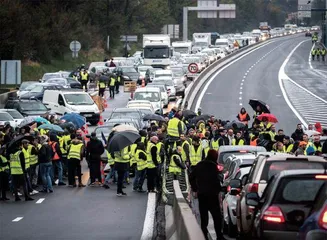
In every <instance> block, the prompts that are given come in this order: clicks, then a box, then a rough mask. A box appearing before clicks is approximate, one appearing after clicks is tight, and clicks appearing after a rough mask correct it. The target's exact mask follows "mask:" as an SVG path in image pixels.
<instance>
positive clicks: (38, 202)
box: [36, 198, 45, 204]
mask: <svg viewBox="0 0 327 240" xmlns="http://www.w3.org/2000/svg"><path fill="white" fill-rule="evenodd" d="M44 200H45V198H40V199H39V200H37V201H36V204H40V203H42V202H43V201H44Z"/></svg>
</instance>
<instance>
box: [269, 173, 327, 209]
mask: <svg viewBox="0 0 327 240" xmlns="http://www.w3.org/2000/svg"><path fill="white" fill-rule="evenodd" d="M324 182H325V181H324V180H318V179H315V178H308V177H307V178H303V177H297V178H295V177H292V178H291V177H290V178H284V179H283V180H282V181H281V182H280V184H279V185H278V189H277V192H276V194H275V197H274V200H273V203H276V204H304V203H305V204H309V203H313V202H314V200H315V198H316V196H317V194H318V192H319V190H320V189H321V187H322V186H323V184H324ZM303 189H305V191H303Z"/></svg>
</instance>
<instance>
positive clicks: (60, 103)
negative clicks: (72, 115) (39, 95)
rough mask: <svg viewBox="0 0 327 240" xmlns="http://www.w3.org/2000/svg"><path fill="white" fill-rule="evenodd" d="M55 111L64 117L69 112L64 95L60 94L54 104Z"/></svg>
mask: <svg viewBox="0 0 327 240" xmlns="http://www.w3.org/2000/svg"><path fill="white" fill-rule="evenodd" d="M54 111H55V112H56V113H58V114H61V115H64V114H65V113H66V112H67V107H66V103H65V101H64V97H63V96H62V94H58V99H57V102H56V103H55V104H54Z"/></svg>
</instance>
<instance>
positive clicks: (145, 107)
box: [126, 100, 155, 115]
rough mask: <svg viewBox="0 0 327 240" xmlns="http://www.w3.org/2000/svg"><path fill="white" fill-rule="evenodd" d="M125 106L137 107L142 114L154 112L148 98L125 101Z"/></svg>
mask: <svg viewBox="0 0 327 240" xmlns="http://www.w3.org/2000/svg"><path fill="white" fill-rule="evenodd" d="M126 107H127V108H137V109H139V110H140V111H141V112H142V113H143V114H144V115H146V114H153V113H154V112H155V111H154V108H153V106H152V104H151V102H150V101H148V100H131V101H129V102H128V103H127V106H126Z"/></svg>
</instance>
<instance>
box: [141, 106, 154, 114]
mask: <svg viewBox="0 0 327 240" xmlns="http://www.w3.org/2000/svg"><path fill="white" fill-rule="evenodd" d="M139 110H140V112H141V113H143V114H144V115H147V114H152V113H153V112H152V111H151V110H150V109H146V108H143V109H142V108H139Z"/></svg>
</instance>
